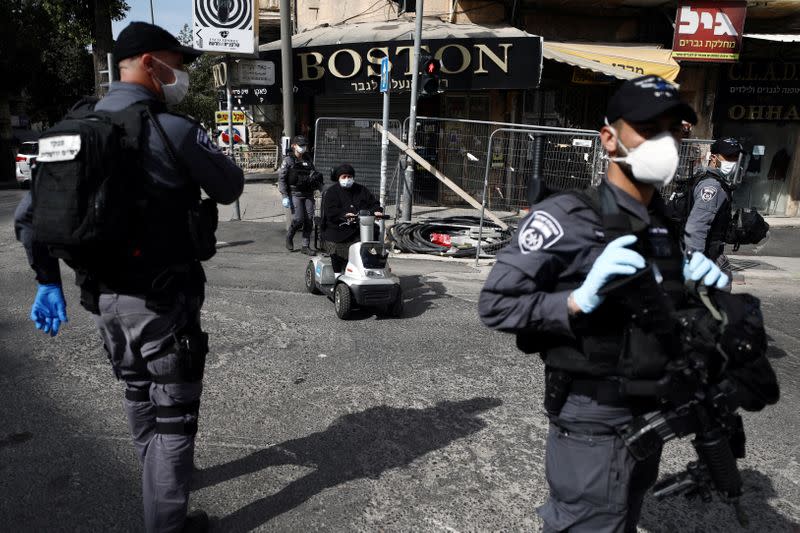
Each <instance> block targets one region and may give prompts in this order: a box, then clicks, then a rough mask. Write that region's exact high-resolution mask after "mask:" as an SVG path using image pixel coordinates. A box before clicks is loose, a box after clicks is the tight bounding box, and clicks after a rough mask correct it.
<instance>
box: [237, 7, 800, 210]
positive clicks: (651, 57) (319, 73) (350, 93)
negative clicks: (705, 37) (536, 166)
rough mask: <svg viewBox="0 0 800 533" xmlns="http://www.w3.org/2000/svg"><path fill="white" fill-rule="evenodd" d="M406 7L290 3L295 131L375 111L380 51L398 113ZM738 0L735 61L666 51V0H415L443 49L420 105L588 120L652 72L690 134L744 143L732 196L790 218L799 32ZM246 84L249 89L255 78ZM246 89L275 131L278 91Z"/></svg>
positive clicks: (479, 116)
mask: <svg viewBox="0 0 800 533" xmlns="http://www.w3.org/2000/svg"><path fill="white" fill-rule="evenodd" d="M276 4H278V0H261V2H260V7H261V21H262V22H261V42H262V43H264V44H262V46H261V47H260V55H261V57H262V59H272V60H277V61H279V42H278V38H279V35H278V33H277V28H278V26H277V24H278V17H277V15H278V11H277V8H278V6H277V5H276ZM414 4H415V2H413V1H411V0H400V1H397V0H378V1H375V0H337V1H333V0H295V1H294V2H293V4H292V11H293V13H292V16H293V27H294V29H295V31H296V33H295V35H294V36H293V49H294V69H295V70H294V74H295V80H296V84H295V87H294V88H293V90H294V92H295V95H296V104H295V105H296V110H297V115H298V116H297V131H300V132H303V133H306V134H308V135H313V133H314V131H313V129H314V123H315V120H316V119H317V118H319V117H325V116H347V117H363V118H378V117H379V116H380V114H381V97H380V94H379V91H378V89H377V85H378V82H379V76H380V72H379V63H380V59H381V57H382V56H383V55H388V56H389V57H390V60H391V61H392V64H393V78H394V81H393V88H394V92H393V94H392V105H391V115H392V117H393V118H396V119H398V120H402V119H404V118H405V117H407V116H408V108H409V100H410V93H409V89H410V75H411V72H410V68H409V67H408V65H409V64H411V54H412V53H413V51H412V45H413V42H412V40H413V37H412V31H413V26H414V8H415V5H414ZM748 4H749V5H748V8H747V18H746V22H745V38H744V44H743V51H742V55H741V60H740V61H739V62H738V63H712V62H703V63H693V62H686V61H676V60H675V59H673V57H672V54H671V46H672V41H673V33H674V29H673V24H674V21H675V16H676V10H677V2H672V3H667V4H665V3H664V2H653V1H650V0H639V1H636V0H626V1H624V2H623V1H622V0H603V1H599V0H574V1H570V2H563V1H559V0H535V1H534V0H499V1H498V0H494V1H488V0H427V1H426V2H425V11H424V16H425V19H424V21H423V22H424V28H423V45H426V48H427V50H425V51H426V52H427V53H429V54H431V55H432V56H434V57H436V58H438V59H441V61H442V74H443V79H444V80H445V81H444V82H443V85H444V86H443V89H444V90H443V92H442V93H441V94H439V95H438V96H432V97H427V98H423V99H420V100H419V102H418V113H419V114H421V115H426V116H437V117H447V118H463V119H473V120H490V121H496V122H511V123H526V124H540V125H548V126H559V127H574V128H590V129H597V128H599V126H600V125H601V124H602V120H603V113H604V110H605V106H606V102H607V100H608V97H609V95H610V94H611V92H613V90H614V88H615V87H616V86H617V85H618V84H619V83H621V81H622V80H624V79H629V78H631V77H635V76H638V75H642V74H658V75H661V76H663V77H665V78H667V79H669V80H670V81H673V82H675V83H677V84H678V85H679V86H680V90H681V92H682V94H683V96H684V98H686V99H687V100H688V101H689V102H691V103H692V104H693V106H694V107H695V109H696V110H697V111H698V115H699V117H700V122H699V124H698V125H697V126H696V127H695V128H694V131H693V135H694V136H695V137H696V138H712V137H715V136H733V137H737V138H739V139H740V140H741V141H742V143H743V145H744V146H745V148H746V150H747V151H748V160H747V173H746V174H745V176H744V179H743V184H742V186H741V187H740V189H739V190H738V191H737V193H736V199H737V203H738V204H739V205H742V206H755V207H757V208H759V210H761V211H765V212H767V213H769V214H777V215H788V216H797V215H798V199H799V198H800V135H798V133H800V127H799V126H800V117H798V110H797V108H796V104H795V102H796V101H797V94H796V91H797V90H800V81H798V80H800V64H798V63H796V62H795V61H798V59H796V58H797V56H798V50H800V43H798V42H796V40H795V39H794V37H793V35H795V34H798V33H800V6H797V5H796V4H797V3H796V2H790V1H781V0H774V1H769V0H767V1H762V2H748ZM786 34H788V35H786ZM273 36H274V40H272V42H270V40H271V37H273ZM244 90H249V91H250V95H251V98H255V95H254V94H253V93H254V92H255V91H256V90H257V88H249V89H248V88H245V89H244ZM258 98H259V99H260V101H259V102H258V103H259V105H258V106H256V108H257V109H255V111H254V112H255V114H256V116H257V117H259V118H261V119H262V121H263V123H264V124H266V125H267V129H269V130H270V131H271V135H272V136H274V137H276V138H277V137H278V136H279V135H280V126H279V125H280V124H281V117H280V105H279V103H280V88H278V87H272V88H261V89H260V95H259V97H258ZM250 103H253V100H251V101H250ZM795 154H797V157H795Z"/></svg>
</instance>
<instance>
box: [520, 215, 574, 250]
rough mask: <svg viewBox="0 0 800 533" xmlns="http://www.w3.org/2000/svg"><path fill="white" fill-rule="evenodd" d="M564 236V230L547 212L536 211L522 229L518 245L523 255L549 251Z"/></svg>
mask: <svg viewBox="0 0 800 533" xmlns="http://www.w3.org/2000/svg"><path fill="white" fill-rule="evenodd" d="M563 236H564V229H563V228H562V227H561V224H559V223H558V220H556V219H555V217H554V216H553V215H551V214H550V213H548V212H547V211H534V212H533V213H531V215H530V217H529V218H528V220H527V222H525V225H524V226H523V227H522V228H520V231H519V237H517V244H518V245H519V250H520V252H522V253H523V254H529V253H531V252H535V251H536V250H542V249H547V248H550V247H551V246H553V245H554V244H555V243H557V242H558V241H559V240H560V239H561V237H563Z"/></svg>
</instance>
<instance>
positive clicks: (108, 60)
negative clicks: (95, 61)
mask: <svg viewBox="0 0 800 533" xmlns="http://www.w3.org/2000/svg"><path fill="white" fill-rule="evenodd" d="M106 63H107V64H108V88H109V89H111V83H112V82H113V81H114V54H112V53H111V52H109V53H107V54H106Z"/></svg>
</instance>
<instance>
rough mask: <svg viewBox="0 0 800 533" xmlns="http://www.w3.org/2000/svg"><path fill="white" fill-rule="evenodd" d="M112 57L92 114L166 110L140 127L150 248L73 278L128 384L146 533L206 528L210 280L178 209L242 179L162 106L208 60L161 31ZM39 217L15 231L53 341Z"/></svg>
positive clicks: (56, 299)
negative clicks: (201, 427)
mask: <svg viewBox="0 0 800 533" xmlns="http://www.w3.org/2000/svg"><path fill="white" fill-rule="evenodd" d="M113 54H114V58H115V59H116V61H118V62H119V69H120V80H121V81H119V82H114V83H112V84H111V87H110V90H109V92H108V95H107V96H106V97H105V98H103V99H102V100H100V101H99V102H98V103H97V105H96V108H95V109H96V110H101V111H112V112H113V111H119V110H123V109H125V108H127V107H128V106H130V105H132V104H134V103H136V102H150V103H152V104H153V106H154V108H156V109H158V108H159V107H160V108H161V111H160V112H157V113H155V115H154V116H155V121H157V122H158V124H156V123H155V122H153V121H152V120H150V119H148V120H145V121H144V122H143V147H142V148H141V150H142V153H141V158H140V163H141V169H140V174H141V178H142V180H145V183H146V184H147V186H146V190H147V191H149V192H147V193H145V194H146V198H147V199H146V205H147V207H146V213H145V216H144V220H142V221H140V223H141V230H142V242H141V246H140V247H139V248H137V249H136V251H135V253H132V254H131V255H130V256H129V257H123V258H121V259H119V260H118V261H117V260H116V259H115V260H114V261H112V260H111V259H110V258H109V260H108V261H109V263H113V264H109V265H108V268H107V269H104V270H98V271H76V280H77V281H78V282H79V284H80V285H81V303H82V304H83V305H84V306H85V307H87V308H88V309H90V310H91V311H92V312H93V313H94V320H95V322H96V324H97V327H98V329H99V331H100V335H101V337H102V339H103V344H104V347H105V349H106V351H107V352H108V357H109V359H110V361H111V364H112V366H113V369H114V372H115V374H116V376H117V378H118V379H122V380H124V382H125V394H124V402H123V404H124V409H125V412H126V414H127V418H128V424H129V429H130V432H131V437H132V439H133V444H134V447H135V448H136V451H137V453H138V456H139V460H140V462H141V464H142V468H143V473H142V493H143V494H142V495H143V502H144V523H145V528H146V530H147V531H149V532H154V531H159V532H164V531H182V530H184V531H204V530H206V529H207V528H208V516H207V515H206V514H205V513H204V512H203V511H194V512H192V513H189V514H188V515H187V510H188V501H189V489H190V484H191V477H192V469H193V457H194V442H195V433H196V432H197V422H198V416H199V401H200V395H201V392H202V390H203V384H202V369H203V365H204V362H205V353H206V352H207V339H208V337H207V335H205V334H204V333H203V332H202V331H201V329H200V308H201V306H202V304H203V294H204V283H205V276H204V273H203V268H202V267H201V265H200V263H199V261H198V260H197V259H196V258H194V257H192V255H191V254H189V253H187V252H185V250H186V246H185V242H186V240H187V232H188V228H186V227H183V226H184V225H188V222H187V219H188V217H187V212H185V211H182V210H181V208H180V207H179V206H180V205H188V204H190V203H191V201H192V200H193V199H194V200H195V201H196V199H197V198H199V197H200V189H201V188H202V190H203V191H205V192H206V194H207V195H208V196H209V197H210V198H211V199H213V200H214V201H216V202H219V203H223V204H229V203H231V202H233V201H234V200H236V198H237V197H238V196H239V195H240V194H241V192H242V188H243V186H244V176H243V174H242V170H241V169H239V168H238V167H236V166H235V165H234V164H233V163H232V162H231V160H230V159H229V158H228V157H226V156H225V155H224V154H222V153H221V152H220V151H219V150H218V149H217V147H216V146H215V145H214V144H213V143H212V142H211V140H210V139H209V138H208V135H207V134H206V132H205V131H204V130H203V129H202V127H201V126H200V125H199V124H198V123H196V122H194V121H193V120H191V119H189V118H187V117H185V116H182V115H176V114H171V113H167V112H166V109H165V108H164V107H163V105H164V103H166V104H177V103H178V102H180V101H181V100H182V99H183V98H184V96H186V93H187V90H188V88H189V77H188V74H187V72H186V71H185V70H184V65H185V64H187V63H189V62H191V61H193V60H194V59H196V58H197V57H198V56H199V55H200V52H198V51H196V50H193V49H191V48H187V47H184V46H181V45H180V43H179V42H178V41H177V39H175V37H173V36H172V35H171V34H170V33H168V32H167V31H166V30H164V29H162V28H160V27H158V26H154V25H151V24H146V23H143V22H134V23H131V24H130V25H129V26H127V27H126V28H125V29H123V30H122V32H120V34H119V37H118V39H117V41H116V43H115V45H114V49H113ZM159 125H160V127H161V128H162V131H161V132H159V131H157V128H158V127H159ZM32 217H33V208H32V207H31V198H30V195H28V196H26V198H25V199H24V200H23V202H22V203H21V204H20V206H19V208H18V210H17V213H16V220H15V229H16V232H17V237H18V239H19V240H21V241H22V243H23V244H24V245H25V248H26V250H27V252H28V257H29V261H30V264H31V267H32V268H33V270H34V271H35V272H36V279H37V281H38V282H39V290H38V292H37V294H36V298H35V301H34V304H33V308H32V310H31V319H32V320H33V321H34V322H35V324H36V327H37V328H39V329H41V330H43V331H44V332H45V333H49V334H50V335H53V336H54V335H56V334H57V333H58V331H59V328H60V326H61V323H63V322H66V320H67V314H66V303H65V301H64V295H63V292H62V289H61V275H60V271H59V263H58V261H57V260H56V259H54V258H52V257H51V256H49V255H48V253H47V250H46V249H45V248H43V247H42V246H41V245H39V244H38V243H37V242H35V241H34V234H33V230H32Z"/></svg>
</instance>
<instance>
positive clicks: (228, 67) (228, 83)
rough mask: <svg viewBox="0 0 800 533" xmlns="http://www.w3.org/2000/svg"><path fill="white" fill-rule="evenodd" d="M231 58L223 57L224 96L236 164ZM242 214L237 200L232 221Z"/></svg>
mask: <svg viewBox="0 0 800 533" xmlns="http://www.w3.org/2000/svg"><path fill="white" fill-rule="evenodd" d="M230 73H231V56H228V55H226V56H225V95H226V96H227V99H228V150H230V154H231V159H232V160H233V163H234V164H236V149H235V147H234V143H233V95H232V93H231V74H230ZM241 219H242V214H241V213H240V212H239V199H238V198H237V199H236V201H235V202H234V203H233V217H232V220H241Z"/></svg>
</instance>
